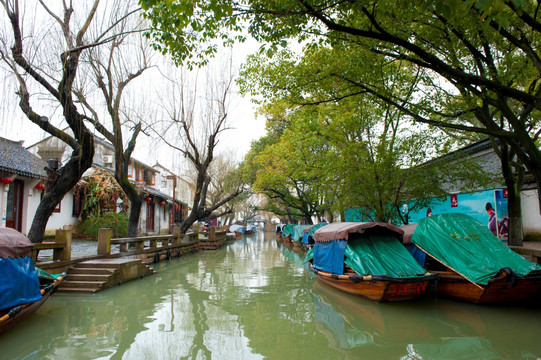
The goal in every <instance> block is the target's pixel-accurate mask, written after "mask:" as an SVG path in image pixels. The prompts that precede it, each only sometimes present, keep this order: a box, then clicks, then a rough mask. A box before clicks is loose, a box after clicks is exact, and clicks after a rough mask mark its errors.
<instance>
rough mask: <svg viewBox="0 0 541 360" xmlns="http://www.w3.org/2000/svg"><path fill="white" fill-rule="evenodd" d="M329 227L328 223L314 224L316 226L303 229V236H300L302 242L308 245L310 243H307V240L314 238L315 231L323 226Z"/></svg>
mask: <svg viewBox="0 0 541 360" xmlns="http://www.w3.org/2000/svg"><path fill="white" fill-rule="evenodd" d="M327 225H329V223H328V222H322V223H319V224H316V225H312V226H310V227H308V228H304V229H303V231H304V234H303V236H302V242H303V243H305V244H308V243H309V242H310V241H309V238H312V239H313V238H314V233H315V232H316V230H317V229H319V228H321V227H323V226H327Z"/></svg>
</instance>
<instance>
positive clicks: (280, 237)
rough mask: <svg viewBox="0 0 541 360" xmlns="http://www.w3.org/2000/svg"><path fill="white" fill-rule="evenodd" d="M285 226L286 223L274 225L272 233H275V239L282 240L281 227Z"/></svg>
mask: <svg viewBox="0 0 541 360" xmlns="http://www.w3.org/2000/svg"><path fill="white" fill-rule="evenodd" d="M284 226H286V224H278V225H276V229H275V230H274V233H275V234H276V240H279V241H281V240H282V228H283V227H284Z"/></svg>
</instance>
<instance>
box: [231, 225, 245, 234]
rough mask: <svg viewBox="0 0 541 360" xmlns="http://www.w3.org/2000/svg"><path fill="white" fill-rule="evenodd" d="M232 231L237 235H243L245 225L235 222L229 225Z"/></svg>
mask: <svg viewBox="0 0 541 360" xmlns="http://www.w3.org/2000/svg"><path fill="white" fill-rule="evenodd" d="M229 231H230V232H234V233H235V235H236V236H242V235H244V233H245V231H246V230H245V229H244V226H242V225H237V224H233V225H231V226H230V227H229Z"/></svg>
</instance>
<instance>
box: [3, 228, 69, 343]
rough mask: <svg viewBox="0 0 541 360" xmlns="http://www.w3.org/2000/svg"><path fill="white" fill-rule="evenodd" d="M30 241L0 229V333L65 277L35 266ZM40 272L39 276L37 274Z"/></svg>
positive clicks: (19, 318)
mask: <svg viewBox="0 0 541 360" xmlns="http://www.w3.org/2000/svg"><path fill="white" fill-rule="evenodd" d="M32 249H33V244H32V243H31V242H30V240H28V238H26V236H24V235H23V234H21V233H19V232H18V231H16V230H14V229H10V228H0V259H1V260H0V272H1V273H2V281H1V285H0V292H1V296H0V333H3V332H4V331H7V330H9V329H11V328H12V327H14V326H15V325H17V324H18V323H20V322H21V321H23V320H24V319H26V318H27V317H28V316H29V315H30V314H32V313H33V312H34V311H36V310H37V309H38V308H39V307H40V306H41V305H43V303H44V302H45V301H46V300H47V299H48V298H49V296H51V295H52V294H53V293H54V292H55V291H56V290H57V288H58V286H59V285H60V283H61V282H62V280H63V278H64V274H63V275H61V276H57V277H53V276H51V275H49V274H47V273H45V272H43V271H41V270H39V269H36V268H34V263H33V261H32ZM38 274H39V276H38Z"/></svg>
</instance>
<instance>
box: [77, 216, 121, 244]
mask: <svg viewBox="0 0 541 360" xmlns="http://www.w3.org/2000/svg"><path fill="white" fill-rule="evenodd" d="M102 228H109V229H111V230H112V232H113V234H112V236H113V237H126V236H127V235H128V217H127V216H126V215H124V214H122V213H114V212H105V213H99V214H91V215H89V216H87V218H86V219H85V220H84V221H83V222H82V223H81V224H80V225H79V226H78V228H77V233H79V234H81V235H84V236H85V237H89V238H97V237H98V230H99V229H102Z"/></svg>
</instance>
